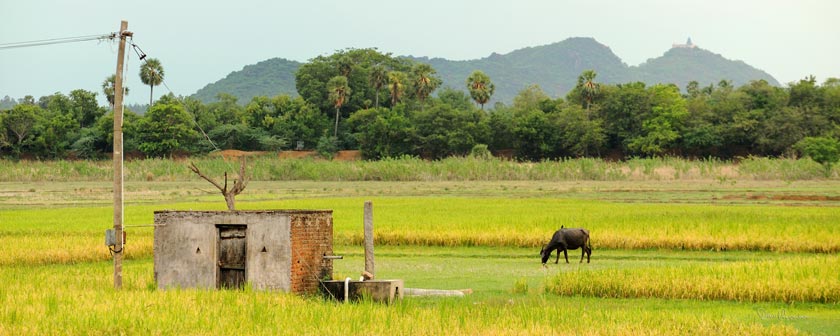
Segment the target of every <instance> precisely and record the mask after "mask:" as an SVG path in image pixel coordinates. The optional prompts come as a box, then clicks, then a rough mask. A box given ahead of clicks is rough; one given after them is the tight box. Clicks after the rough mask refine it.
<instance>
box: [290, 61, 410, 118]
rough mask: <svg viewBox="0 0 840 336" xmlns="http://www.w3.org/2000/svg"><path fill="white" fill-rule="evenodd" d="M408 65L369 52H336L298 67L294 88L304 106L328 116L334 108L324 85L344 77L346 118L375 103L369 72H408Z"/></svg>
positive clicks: (375, 94) (374, 90)
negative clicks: (315, 108)
mask: <svg viewBox="0 0 840 336" xmlns="http://www.w3.org/2000/svg"><path fill="white" fill-rule="evenodd" d="M410 64H411V61H410V60H408V59H406V58H396V57H392V56H391V54H387V53H385V54H383V53H380V52H379V51H377V50H376V49H373V48H370V49H346V50H339V51H337V52H335V53H334V54H332V55H328V56H318V57H316V58H313V59H311V60H310V61H309V62H308V63H306V64H303V65H301V66H300V68H299V69H298V71H297V73H296V74H295V87H296V88H297V92H298V94H300V96H301V97H303V99H304V100H305V101H306V102H308V103H310V104H313V105H315V106H317V107H318V108H319V109H320V110H321V112H322V113H324V114H325V115H328V116H331V115H332V113H333V112H334V110H335V106H334V104H333V102H332V101H331V100H330V99H329V94H328V93H329V92H328V90H327V83H328V82H329V81H330V79H332V78H333V77H335V76H342V75H345V74H346V75H345V77H346V78H347V84H348V86H349V87H350V91H351V94H350V95H349V96H348V97H347V103H346V104H345V105H344V107H342V110H343V111H345V113H344V114H345V115H350V114H353V113H354V112H355V111H357V110H360V109H364V108H365V105H366V104H367V105H370V102H375V101H376V100H377V98H376V97H377V96H378V94H377V88H376V87H375V85H373V84H372V83H371V72H372V71H373V69H372V68H374V67H375V66H381V67H382V68H384V69H386V70H389V71H408V70H410V69H411V66H410ZM348 70H349V71H348ZM380 88H381V87H380ZM368 101H369V102H368Z"/></svg>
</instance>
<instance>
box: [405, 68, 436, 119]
mask: <svg viewBox="0 0 840 336" xmlns="http://www.w3.org/2000/svg"><path fill="white" fill-rule="evenodd" d="M435 73H436V71H435V69H432V66H430V65H428V64H425V63H417V64H415V65H414V67H412V68H411V84H412V85H413V87H414V95H415V96H416V97H417V99H418V100H420V110H423V109H424V107H425V103H426V98H428V97H429V95H431V94H432V92H434V91H435V89H437V88H438V86H440V84H441V83H443V81H441V79H440V77H438V76H436V75H435Z"/></svg>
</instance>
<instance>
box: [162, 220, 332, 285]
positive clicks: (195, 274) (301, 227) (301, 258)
mask: <svg viewBox="0 0 840 336" xmlns="http://www.w3.org/2000/svg"><path fill="white" fill-rule="evenodd" d="M155 224H156V225H157V226H156V227H155V238H154V240H155V241H154V264H155V281H156V282H157V285H158V288H172V287H179V288H216V286H217V278H218V272H219V269H218V266H217V262H218V256H219V251H218V239H219V229H218V225H244V226H246V248H247V256H246V270H245V272H246V280H247V281H248V282H249V283H250V284H251V285H253V286H254V287H255V288H257V289H270V290H282V291H293V292H296V293H314V292H316V291H317V287H318V282H317V279H318V278H323V277H325V276H331V275H332V261H331V260H324V259H323V257H322V256H323V255H332V211H330V210H325V211H305V210H301V211H296V210H287V211H284V210H277V211H156V212H155ZM298 236H299V237H298ZM315 256H317V258H316V257H315ZM313 284H314V285H313Z"/></svg>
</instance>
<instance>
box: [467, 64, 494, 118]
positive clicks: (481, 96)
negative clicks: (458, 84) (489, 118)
mask: <svg viewBox="0 0 840 336" xmlns="http://www.w3.org/2000/svg"><path fill="white" fill-rule="evenodd" d="M467 90H468V91H469V92H470V97H472V99H473V100H474V101H475V102H476V103H478V104H479V105H481V109H482V110H484V104H487V102H488V101H490V97H492V96H493V92H494V91H496V85H494V84H493V82H492V81H490V77H488V76H487V75H486V74H485V73H484V72H481V71H479V70H476V71H473V73H472V74H470V76H469V77H467Z"/></svg>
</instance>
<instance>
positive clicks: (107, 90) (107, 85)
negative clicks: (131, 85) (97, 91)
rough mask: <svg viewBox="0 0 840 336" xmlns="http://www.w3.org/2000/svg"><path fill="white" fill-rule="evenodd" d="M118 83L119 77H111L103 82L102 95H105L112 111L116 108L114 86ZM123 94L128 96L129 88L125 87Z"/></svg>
mask: <svg viewBox="0 0 840 336" xmlns="http://www.w3.org/2000/svg"><path fill="white" fill-rule="evenodd" d="M116 81H117V75H110V76H108V78H105V80H104V81H103V82H102V94H104V95H105V99H107V100H108V104H109V105H110V106H111V108H112V109H113V108H114V85H116V84H115V83H116ZM123 94H124V95H128V87H126V86H123Z"/></svg>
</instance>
